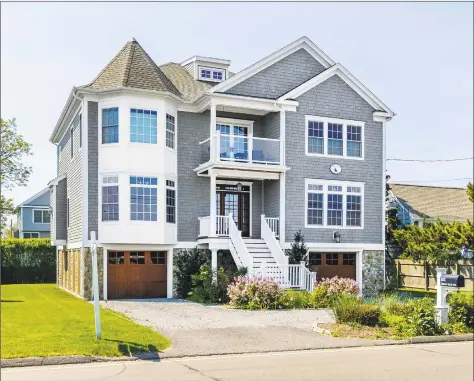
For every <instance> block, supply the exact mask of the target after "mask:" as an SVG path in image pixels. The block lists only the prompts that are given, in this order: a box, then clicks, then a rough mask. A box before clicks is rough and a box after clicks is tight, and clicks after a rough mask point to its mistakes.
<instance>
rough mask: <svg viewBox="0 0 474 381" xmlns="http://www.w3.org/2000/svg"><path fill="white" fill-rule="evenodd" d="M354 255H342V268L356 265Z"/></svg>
mask: <svg viewBox="0 0 474 381" xmlns="http://www.w3.org/2000/svg"><path fill="white" fill-rule="evenodd" d="M355 257H356V255H355V254H354V253H344V254H342V264H343V265H344V266H353V265H355V263H356V260H355Z"/></svg>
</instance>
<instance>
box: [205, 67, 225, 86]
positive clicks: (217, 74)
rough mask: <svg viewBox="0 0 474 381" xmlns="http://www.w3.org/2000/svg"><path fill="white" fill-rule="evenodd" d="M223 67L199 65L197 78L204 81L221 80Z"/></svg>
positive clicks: (223, 71)
mask: <svg viewBox="0 0 474 381" xmlns="http://www.w3.org/2000/svg"><path fill="white" fill-rule="evenodd" d="M224 73H225V70H224V69H217V68H214V67H202V66H200V67H199V79H202V80H204V81H212V82H221V81H222V80H223V79H224Z"/></svg>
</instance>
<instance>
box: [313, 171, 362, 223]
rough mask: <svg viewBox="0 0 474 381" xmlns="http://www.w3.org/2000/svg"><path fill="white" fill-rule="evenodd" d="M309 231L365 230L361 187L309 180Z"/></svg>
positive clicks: (359, 184) (358, 184)
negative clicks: (327, 229)
mask: <svg viewBox="0 0 474 381" xmlns="http://www.w3.org/2000/svg"><path fill="white" fill-rule="evenodd" d="M305 183H306V227H309V228H311V227H344V228H361V227H363V215H362V210H363V207H362V205H363V197H364V186H363V184H362V183H352V182H338V181H328V180H313V179H306V182H305Z"/></svg>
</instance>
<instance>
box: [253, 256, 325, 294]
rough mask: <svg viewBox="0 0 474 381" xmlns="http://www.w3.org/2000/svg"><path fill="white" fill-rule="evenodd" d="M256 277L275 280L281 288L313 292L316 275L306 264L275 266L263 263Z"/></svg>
mask: <svg viewBox="0 0 474 381" xmlns="http://www.w3.org/2000/svg"><path fill="white" fill-rule="evenodd" d="M255 275H261V276H264V277H268V278H271V279H273V280H275V281H276V282H277V283H278V284H279V285H280V287H281V288H299V289H300V290H306V291H309V292H313V287H314V282H315V281H316V273H315V272H311V271H309V270H308V269H307V268H306V266H305V263H304V262H301V263H300V264H299V265H288V264H287V265H275V264H267V263H265V262H262V265H261V266H260V268H259V269H258V270H257V271H256V272H255Z"/></svg>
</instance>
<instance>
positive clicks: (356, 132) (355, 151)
mask: <svg viewBox="0 0 474 381" xmlns="http://www.w3.org/2000/svg"><path fill="white" fill-rule="evenodd" d="M347 156H351V157H362V127H360V126H347Z"/></svg>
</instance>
